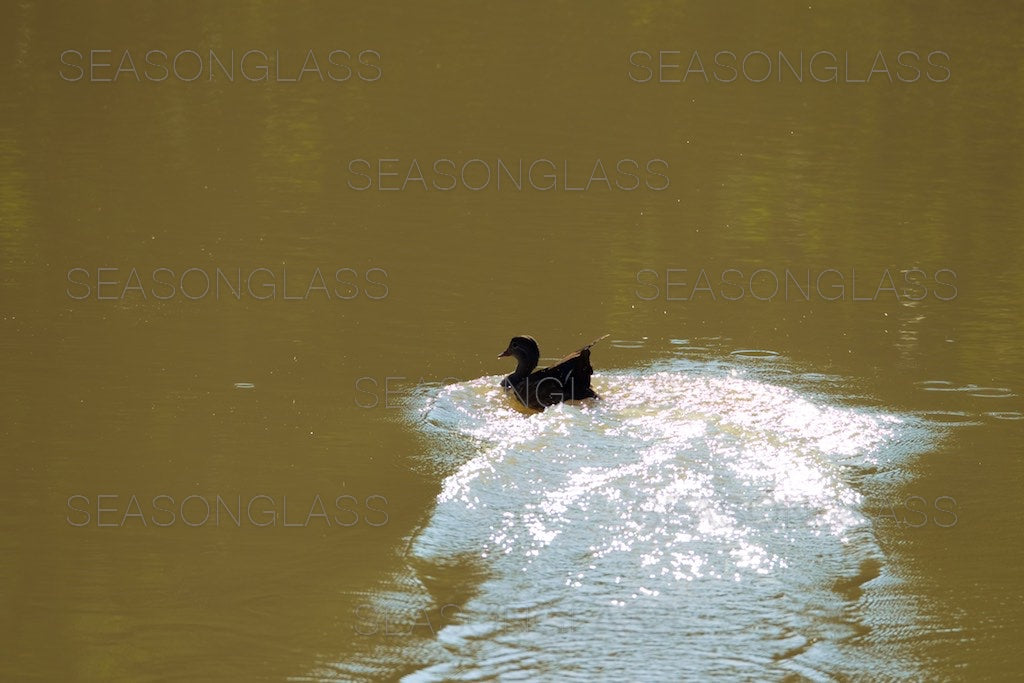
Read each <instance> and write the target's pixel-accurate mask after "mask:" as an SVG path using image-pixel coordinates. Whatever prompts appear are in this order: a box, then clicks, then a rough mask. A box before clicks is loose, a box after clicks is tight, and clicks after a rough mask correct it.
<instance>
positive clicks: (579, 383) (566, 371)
mask: <svg viewBox="0 0 1024 683" xmlns="http://www.w3.org/2000/svg"><path fill="white" fill-rule="evenodd" d="M607 336H608V335H607V334H606V335H604V336H602V337H598V338H597V339H595V340H594V341H592V342H590V343H589V344H587V345H586V346H584V347H583V348H582V349H580V350H579V351H575V352H573V353H570V354H569V355H568V356H566V357H565V358H563V359H562V360H560V361H558V362H557V363H556V364H555V365H552V366H551V367H549V368H542V369H541V370H536V367H537V363H538V362H539V361H540V346H538V345H537V340H535V339H534V338H533V337H531V336H529V335H526V334H524V335H520V336H517V337H512V340H511V341H510V342H509V343H508V348H507V349H505V350H504V351H502V352H501V353H500V354H498V358H505V357H507V356H512V357H513V358H515V359H516V361H517V365H516V370H515V372H513V373H512V374H511V375H509V376H508V377H506V378H505V379H503V380H501V387H502V389H504V390H505V392H506V393H509V392H511V393H512V394H514V395H515V397H516V399H517V400H518V401H519V402H520V403H521V404H523V405H524V406H526V407H527V408H531V409H533V410H541V411H542V410H544V408H546V407H547V406H552V405H555V404H556V403H561V402H562V401H570V400H579V399H584V398H600V397H599V396H598V395H597V393H595V392H594V390H593V389H592V388H591V386H590V376H591V375H592V374H594V368H593V367H592V366H591V365H590V347H592V346H593V345H594V344H596V343H597V342H599V341H601V340H602V339H604V338H605V337H607Z"/></svg>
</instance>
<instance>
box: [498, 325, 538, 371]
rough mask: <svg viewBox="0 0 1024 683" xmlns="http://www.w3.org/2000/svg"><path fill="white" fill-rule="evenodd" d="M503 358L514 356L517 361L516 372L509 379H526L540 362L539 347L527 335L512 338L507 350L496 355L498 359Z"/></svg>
mask: <svg viewBox="0 0 1024 683" xmlns="http://www.w3.org/2000/svg"><path fill="white" fill-rule="evenodd" d="M505 356H514V357H515V359H516V360H517V361H519V363H518V365H517V366H516V371H515V372H514V373H513V374H512V375H510V377H526V376H527V375H529V374H530V373H531V372H533V369H534V368H535V367H537V362H538V361H540V347H539V346H537V342H536V340H534V338H533V337H530V336H528V335H522V336H519V337H512V341H510V342H509V343H508V348H507V349H505V350H504V351H502V352H501V353H499V354H498V358H504V357H505Z"/></svg>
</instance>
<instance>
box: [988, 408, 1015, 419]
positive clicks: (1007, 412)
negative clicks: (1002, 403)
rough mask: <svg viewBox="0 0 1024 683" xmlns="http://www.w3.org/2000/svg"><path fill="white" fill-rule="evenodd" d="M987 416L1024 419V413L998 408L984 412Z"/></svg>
mask: <svg viewBox="0 0 1024 683" xmlns="http://www.w3.org/2000/svg"><path fill="white" fill-rule="evenodd" d="M985 415H986V416H987V417H991V418H993V419H996V420H1024V413H1021V412H1018V411H1016V410H998V411H991V412H987V413H985Z"/></svg>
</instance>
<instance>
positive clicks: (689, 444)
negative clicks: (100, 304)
mask: <svg viewBox="0 0 1024 683" xmlns="http://www.w3.org/2000/svg"><path fill="white" fill-rule="evenodd" d="M751 351H752V352H753V353H756V354H758V355H757V356H754V357H762V358H768V357H775V356H777V355H778V354H776V353H775V352H770V351H768V352H766V351H758V350H748V351H744V353H748V352H751ZM737 355H743V354H742V353H737ZM672 367H673V366H672V365H671V363H668V364H664V363H663V364H660V365H659V371H656V372H654V371H651V372H610V373H602V374H600V375H595V377H594V386H595V388H596V389H597V391H598V393H599V394H601V396H602V397H603V399H602V400H600V401H589V402H584V403H581V404H572V405H567V404H562V405H559V406H555V407H552V408H549V409H548V410H546V411H545V412H543V413H540V414H536V415H532V416H529V417H525V416H523V415H522V414H520V413H519V412H517V411H516V410H514V409H513V408H512V407H510V405H509V403H508V401H507V399H506V397H505V396H503V395H502V394H501V392H500V391H498V390H497V389H496V388H495V387H496V384H497V381H498V379H499V378H497V377H489V378H482V379H479V380H474V381H472V382H465V383H461V384H455V385H450V386H448V387H444V388H442V389H440V390H439V391H438V392H437V393H436V394H435V395H434V396H433V397H432V399H431V400H430V401H424V402H423V404H422V406H421V407H420V412H421V418H422V419H421V420H420V422H419V424H420V425H421V427H422V428H424V429H425V430H427V432H428V434H429V435H430V436H431V439H432V442H433V443H435V444H436V446H435V448H434V450H433V451H432V453H431V455H430V457H431V458H433V459H434V460H435V461H436V462H438V463H439V464H441V465H442V468H441V469H442V470H443V471H446V472H450V473H451V474H450V476H447V477H446V478H445V480H444V482H443V483H442V489H441V493H440V494H439V496H438V499H437V504H436V507H435V509H434V511H433V513H432V515H431V518H430V520H429V521H428V522H427V523H426V524H425V526H424V527H423V529H422V531H421V532H420V533H419V535H418V536H417V537H416V538H415V540H414V542H413V543H412V545H411V550H410V553H411V555H410V560H411V561H412V562H413V563H414V564H415V566H417V567H419V568H420V572H421V574H422V576H424V577H427V576H429V577H430V578H429V580H430V581H432V582H435V583H437V582H438V581H441V580H442V579H441V578H439V577H442V578H443V577H444V576H445V575H446V572H447V573H451V572H452V571H453V570H450V569H449V568H450V567H452V566H453V564H452V561H451V558H453V557H466V556H470V555H472V556H475V557H476V558H477V559H478V561H479V562H482V563H484V564H485V566H486V572H484V574H485V575H486V577H487V578H486V579H485V580H484V579H480V582H479V585H478V586H477V587H476V590H474V591H465V592H466V594H467V595H468V594H471V595H472V597H470V598H468V599H467V600H466V602H465V604H464V605H462V607H461V609H460V611H459V619H458V623H454V624H449V625H447V626H446V627H445V628H444V630H443V631H442V633H441V636H440V637H439V640H441V642H442V643H443V644H444V646H445V649H446V651H447V655H446V658H445V660H444V661H437V662H436V663H435V664H434V665H432V666H428V667H427V668H425V669H423V670H421V671H420V672H418V673H417V674H414V675H412V676H410V680H438V679H446V680H447V679H456V680H463V679H472V678H479V677H488V676H491V677H493V676H509V677H513V676H527V677H529V676H542V675H545V673H550V672H553V671H558V672H562V673H565V674H573V675H575V676H577V677H594V676H602V677H608V676H610V675H616V674H620V675H621V676H624V677H626V678H629V677H630V672H633V673H635V672H636V671H644V672H647V673H648V674H649V675H650V676H651V677H652V678H679V677H680V676H682V677H684V678H692V677H700V676H701V675H704V674H708V673H716V672H717V673H720V674H722V675H726V676H732V677H741V678H742V677H744V676H746V677H751V676H752V677H765V676H768V677H771V675H772V674H771V672H773V671H774V672H775V674H777V675H780V676H781V675H786V674H791V673H794V672H801V671H829V670H831V671H833V672H838V671H843V672H847V673H848V672H850V671H862V672H868V673H870V672H875V673H878V672H880V671H884V670H885V667H886V666H896V667H897V668H896V669H895V670H900V671H903V672H904V673H909V674H912V673H913V672H914V669H913V663H912V662H910V661H909V660H907V661H904V660H900V661H898V662H895V663H894V662H885V661H881V660H878V661H875V662H873V663H870V664H868V663H866V662H865V661H863V660H864V658H863V657H862V656H861V655H862V653H860V652H858V651H857V648H856V647H853V646H849V647H848V646H847V643H848V642H850V641H851V640H852V639H855V638H856V637H857V636H858V634H862V633H864V632H866V630H867V629H870V628H881V630H882V631H883V632H884V629H885V628H886V626H887V625H891V624H906V623H914V622H913V616H912V615H908V614H894V613H892V612H891V611H886V610H887V609H888V610H893V609H907V610H910V609H912V607H909V606H903V605H902V603H901V602H900V601H898V600H893V601H881V604H882V605H883V607H879V608H878V609H877V610H876V611H875V612H868V613H864V612H863V611H857V610H851V609H850V604H851V601H855V600H858V596H859V595H860V593H861V591H865V590H868V586H869V584H871V582H872V580H873V579H874V578H875V577H876V576H877V575H878V573H879V572H880V571H882V570H880V569H878V568H880V567H883V566H884V560H885V558H884V555H883V554H882V552H881V550H880V548H879V546H878V543H877V542H876V540H875V537H874V532H873V527H872V524H871V521H870V520H869V519H868V518H867V517H866V515H865V513H864V512H863V511H862V509H861V505H862V503H863V501H864V496H863V494H862V493H861V492H860V491H858V490H857V489H856V488H854V487H853V485H852V484H851V483H850V481H848V476H849V473H850V472H851V471H854V470H855V471H858V472H861V473H863V472H870V471H873V468H881V469H886V470H888V471H889V472H890V473H891V472H892V470H893V464H892V463H893V461H896V460H899V459H902V458H906V457H908V456H909V454H910V453H911V452H912V449H914V448H917V449H920V448H922V444H924V443H927V439H926V438H922V437H921V436H920V434H921V432H923V431H924V430H923V428H922V427H921V426H920V425H919V424H918V423H917V421H915V420H914V418H912V417H910V416H898V415H894V414H891V413H886V412H884V411H881V410H878V409H875V408H868V407H864V406H860V407H852V408H851V407H844V406H840V405H837V404H836V403H834V402H831V401H830V400H829V399H826V398H824V397H821V396H818V397H814V396H810V395H808V394H804V393H799V392H797V391H795V390H793V389H789V388H786V387H781V386H775V385H772V384H768V383H765V382H763V381H758V380H755V379H752V378H750V377H747V376H745V373H746V371H745V370H743V369H742V368H734V369H733V370H731V371H730V372H728V373H720V372H719V371H718V369H717V368H716V370H715V372H714V374H713V375H712V376H708V375H707V374H701V372H700V371H699V370H696V368H697V367H698V364H696V363H694V362H692V361H683V360H680V361H679V362H678V364H677V365H675V366H674V369H672ZM805 379H806V378H805ZM911 434H913V436H911ZM456 566H457V565H456ZM865 567H868V568H870V569H871V571H866V570H865ZM424 580H425V579H424ZM474 580H476V579H474ZM448 581H449V583H451V584H458V583H459V581H460V578H459V577H457V576H454V575H453V576H451V577H450V578H449V579H448ZM512 606H514V607H515V608H516V609H517V610H519V611H521V612H523V613H528V614H530V615H532V617H531V619H530V620H529V621H528V623H526V624H524V622H523V621H522V620H519V619H510V618H497V619H496V618H495V616H494V613H495V610H496V608H497V607H504V608H510V607H512ZM567 623H568V624H569V632H568V635H567V631H566V624H567ZM484 625H486V629H484V631H483V632H482V631H480V629H481V628H482V627H483V626H484ZM480 633H484V634H485V635H483V636H481V635H480ZM797 634H798V635H799V638H796V635H797ZM803 639H806V640H807V641H808V642H811V643H813V644H814V645H813V646H812V647H806V648H805V647H796V646H794V642H796V640H800V641H801V642H803ZM723 651H729V652H732V653H734V656H733V657H732V658H729V659H727V660H723V659H722V658H721V657H720V656H719V655H720V654H721V652H723ZM893 656H894V657H895V656H896V655H893ZM883 659H884V658H883ZM716 667H717V668H716ZM872 667H876V668H872Z"/></svg>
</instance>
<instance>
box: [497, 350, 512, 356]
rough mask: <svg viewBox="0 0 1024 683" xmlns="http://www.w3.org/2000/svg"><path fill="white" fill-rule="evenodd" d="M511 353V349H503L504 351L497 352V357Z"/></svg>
mask: <svg viewBox="0 0 1024 683" xmlns="http://www.w3.org/2000/svg"><path fill="white" fill-rule="evenodd" d="M511 355H512V349H505V350H504V351H502V352H501V353H499V354H498V358H504V357H505V356H511Z"/></svg>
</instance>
